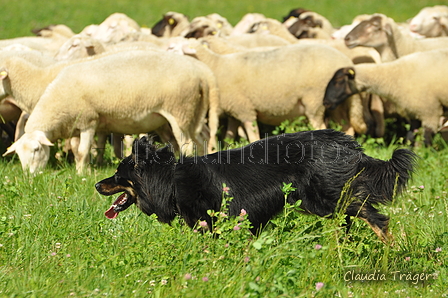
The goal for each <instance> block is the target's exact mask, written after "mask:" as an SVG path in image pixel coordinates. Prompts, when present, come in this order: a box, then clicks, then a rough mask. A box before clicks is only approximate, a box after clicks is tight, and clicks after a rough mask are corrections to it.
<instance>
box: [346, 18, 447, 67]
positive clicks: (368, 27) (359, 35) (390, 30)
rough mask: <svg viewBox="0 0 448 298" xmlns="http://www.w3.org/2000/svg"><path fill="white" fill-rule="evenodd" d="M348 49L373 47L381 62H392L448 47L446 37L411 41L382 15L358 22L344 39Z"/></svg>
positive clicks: (392, 22)
mask: <svg viewBox="0 0 448 298" xmlns="http://www.w3.org/2000/svg"><path fill="white" fill-rule="evenodd" d="M345 44H346V45H347V46H348V47H349V48H354V47H356V46H365V47H373V48H375V49H376V50H377V51H378V53H380V56H381V61H383V62H388V61H393V60H395V59H397V58H399V57H402V56H404V55H408V54H411V53H414V52H418V51H429V50H433V49H441V48H446V47H448V37H439V38H425V39H419V40H416V39H413V38H412V37H411V36H406V35H405V34H403V33H402V31H401V30H400V28H399V27H398V25H397V24H396V23H395V22H394V20H392V19H391V18H388V17H387V16H385V15H383V14H373V15H372V16H371V18H370V19H368V20H364V21H362V22H360V23H359V24H358V25H357V26H356V27H355V28H353V30H352V31H350V32H349V33H348V34H347V35H346V37H345Z"/></svg>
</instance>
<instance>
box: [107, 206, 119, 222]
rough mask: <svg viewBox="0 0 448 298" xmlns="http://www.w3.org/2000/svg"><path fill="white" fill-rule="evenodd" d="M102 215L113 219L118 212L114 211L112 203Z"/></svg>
mask: <svg viewBox="0 0 448 298" xmlns="http://www.w3.org/2000/svg"><path fill="white" fill-rule="evenodd" d="M104 215H106V217H107V218H109V219H114V218H115V217H117V216H118V212H115V210H114V205H112V206H110V208H109V209H108V210H107V211H106V212H104Z"/></svg>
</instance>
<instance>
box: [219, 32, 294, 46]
mask: <svg viewBox="0 0 448 298" xmlns="http://www.w3.org/2000/svg"><path fill="white" fill-rule="evenodd" d="M226 39H227V40H228V41H230V42H233V43H236V44H238V45H240V46H243V47H246V48H256V47H272V46H285V45H289V44H290V43H289V42H288V41H286V40H284V39H283V38H281V37H278V36H275V35H273V34H239V35H231V36H227V37H226Z"/></svg>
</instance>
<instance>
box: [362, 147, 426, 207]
mask: <svg viewBox="0 0 448 298" xmlns="http://www.w3.org/2000/svg"><path fill="white" fill-rule="evenodd" d="M417 159H418V156H417V155H416V154H415V153H414V152H412V151H410V150H408V149H396V150H395V151H394V153H393V154H392V158H391V159H390V160H388V161H381V160H378V159H370V160H367V161H366V162H361V169H362V170H363V172H362V173H361V175H360V177H359V178H360V179H359V180H358V183H356V184H358V185H357V187H356V189H355V192H356V193H357V194H358V195H357V197H358V198H359V199H367V201H368V202H369V203H371V204H378V203H381V204H386V203H388V202H391V201H392V200H393V198H394V197H395V196H396V195H398V194H400V193H401V192H402V191H403V190H404V189H405V188H406V186H407V184H408V182H409V180H410V179H411V177H412V174H413V173H414V172H415V170H416V166H417ZM355 181H356V180H355Z"/></svg>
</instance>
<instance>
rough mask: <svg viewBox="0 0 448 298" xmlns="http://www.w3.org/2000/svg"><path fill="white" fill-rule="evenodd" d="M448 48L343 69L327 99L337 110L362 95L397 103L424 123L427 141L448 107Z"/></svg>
mask: <svg viewBox="0 0 448 298" xmlns="http://www.w3.org/2000/svg"><path fill="white" fill-rule="evenodd" d="M447 77H448V49H439V50H432V51H426V52H418V53H414V54H410V55H407V56H404V57H402V58H400V59H397V60H395V61H391V62H388V63H382V64H358V65H355V66H354V67H351V68H342V69H339V70H338V71H337V72H336V73H335V75H334V76H333V78H332V79H331V80H330V82H329V84H328V87H327V90H326V94H325V99H324V104H325V105H326V106H327V107H335V106H337V104H339V103H341V102H343V101H344V100H345V99H346V98H347V97H348V96H351V95H352V94H354V93H358V92H363V91H365V92H368V93H373V94H377V95H379V96H381V97H383V98H386V99H387V100H389V101H391V102H393V103H394V104H395V105H396V106H397V107H398V111H399V112H400V113H401V115H402V116H403V117H406V118H408V119H411V120H413V119H414V120H420V121H421V122H422V126H423V127H424V128H425V141H426V142H427V143H429V142H430V140H431V136H432V135H433V134H434V133H435V132H437V130H438V126H439V121H440V119H441V117H442V116H443V113H444V109H446V108H448V89H447V88H446V85H445V84H443V80H444V78H447Z"/></svg>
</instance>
